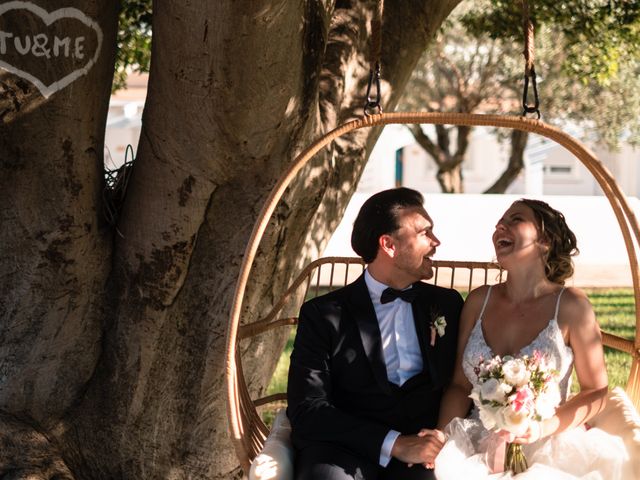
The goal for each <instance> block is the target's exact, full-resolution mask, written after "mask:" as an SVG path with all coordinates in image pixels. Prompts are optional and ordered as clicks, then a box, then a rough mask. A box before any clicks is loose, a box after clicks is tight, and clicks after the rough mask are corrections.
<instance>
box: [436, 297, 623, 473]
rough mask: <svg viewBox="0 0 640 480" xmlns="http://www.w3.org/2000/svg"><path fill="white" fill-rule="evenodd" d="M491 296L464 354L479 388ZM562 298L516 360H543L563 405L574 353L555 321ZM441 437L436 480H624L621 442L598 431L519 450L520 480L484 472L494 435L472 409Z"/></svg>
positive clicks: (573, 432) (468, 372)
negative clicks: (554, 374) (524, 465)
mask: <svg viewBox="0 0 640 480" xmlns="http://www.w3.org/2000/svg"><path fill="white" fill-rule="evenodd" d="M490 295H491V287H489V289H488V291H487V296H486V298H485V301H484V305H483V306H482V310H481V312H480V316H479V318H478V320H476V324H475V326H474V328H473V330H472V331H471V335H470V337H469V341H468V342H467V346H466V348H465V350H464V357H463V362H464V365H463V369H464V373H465V375H466V376H467V378H468V379H469V381H470V382H471V384H473V385H476V384H477V382H478V379H477V376H476V374H475V372H474V368H475V367H476V366H477V365H478V363H479V362H480V361H481V360H482V359H484V360H487V359H490V358H492V357H494V356H495V355H494V353H493V352H492V351H491V348H490V347H489V346H488V345H487V342H486V340H485V338H484V333H483V331H482V315H483V313H484V309H485V307H486V305H487V301H488V300H489V296H490ZM561 295H562V292H560V294H559V295H558V300H557V303H556V312H555V316H554V318H552V319H551V320H550V321H549V323H548V325H547V326H546V327H545V328H544V329H543V330H542V331H541V332H540V333H539V334H538V336H537V337H536V338H535V340H533V342H531V343H530V344H529V345H527V346H526V347H525V348H523V349H522V350H521V351H520V352H519V355H530V356H531V355H532V354H533V352H534V351H535V350H538V351H539V352H541V353H543V354H545V355H546V356H547V357H548V362H549V366H550V368H553V369H556V370H557V371H558V372H559V373H560V378H561V381H560V394H561V398H562V401H566V399H567V395H568V393H569V390H570V388H569V387H570V383H571V372H572V370H573V351H572V350H571V348H570V347H568V346H567V345H565V343H564V339H563V338H562V333H561V331H560V328H559V327H558V322H557V318H556V317H557V316H558V306H559V305H560V297H561ZM445 433H447V435H448V439H447V442H446V443H445V446H444V447H443V449H442V451H441V452H440V454H439V455H438V457H437V458H436V467H435V474H436V478H437V479H438V480H460V479H474V480H475V479H492V480H493V479H499V480H508V479H512V478H513V479H516V480H525V479H526V480H537V479H543V480H556V479H563V480H564V479H572V480H575V479H582V480H626V478H625V476H624V475H623V467H624V464H625V462H626V461H627V460H628V455H627V453H626V450H625V447H624V444H623V442H622V440H621V439H620V438H619V437H615V436H612V435H609V434H608V433H606V432H604V431H602V430H600V429H597V428H592V429H589V430H587V429H585V428H583V427H581V428H574V429H571V430H568V431H566V432H563V433H560V434H558V435H555V436H552V437H547V438H544V439H542V440H539V441H537V442H535V443H532V444H530V445H524V446H523V447H524V448H523V450H524V453H525V456H526V458H527V462H528V464H529V469H528V470H527V471H526V472H523V473H521V474H519V475H513V474H511V473H510V472H502V473H493V474H492V473H491V471H490V470H489V468H488V467H487V464H486V458H487V452H486V447H485V446H484V445H486V444H488V443H490V442H488V441H487V440H489V439H490V436H492V435H495V434H493V433H490V432H488V431H487V430H486V429H485V428H484V427H483V426H482V424H481V423H480V420H479V419H478V412H477V410H476V409H475V408H474V410H473V411H472V414H471V416H470V418H466V419H461V418H455V419H454V420H452V421H451V423H449V425H448V426H447V428H446V429H445Z"/></svg>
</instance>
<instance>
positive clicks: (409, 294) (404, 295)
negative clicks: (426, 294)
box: [380, 287, 418, 304]
mask: <svg viewBox="0 0 640 480" xmlns="http://www.w3.org/2000/svg"><path fill="white" fill-rule="evenodd" d="M417 294H418V292H417V290H416V289H415V288H413V287H411V288H408V289H407V290H396V289H395V288H391V287H387V288H385V289H384V291H383V292H382V295H381V296H380V303H382V304H385V303H389V302H393V301H394V300H395V299H396V298H400V299H402V300H404V301H405V302H409V303H411V302H413V301H414V300H415V299H416V295H417Z"/></svg>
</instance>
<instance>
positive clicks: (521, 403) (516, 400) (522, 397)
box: [509, 386, 535, 414]
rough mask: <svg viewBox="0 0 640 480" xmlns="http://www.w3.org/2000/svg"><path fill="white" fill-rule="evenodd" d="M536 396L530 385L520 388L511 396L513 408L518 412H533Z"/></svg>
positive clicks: (510, 400)
mask: <svg viewBox="0 0 640 480" xmlns="http://www.w3.org/2000/svg"><path fill="white" fill-rule="evenodd" d="M534 400H535V396H534V394H533V392H532V391H531V389H530V388H529V386H524V387H521V388H519V389H518V390H517V391H516V393H514V394H513V395H511V396H510V397H509V403H510V404H511V409H512V410H513V411H514V412H516V413H521V412H522V413H525V414H528V412H531V411H532V410H533V406H534V403H533V402H534Z"/></svg>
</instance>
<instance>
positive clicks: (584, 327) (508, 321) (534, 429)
mask: <svg viewBox="0 0 640 480" xmlns="http://www.w3.org/2000/svg"><path fill="white" fill-rule="evenodd" d="M493 245H494V247H495V251H496V257H497V260H498V262H499V263H500V265H501V267H502V268H503V269H504V270H506V271H507V272H508V276H507V280H506V282H503V283H500V284H497V285H494V286H484V287H481V288H478V289H476V290H474V291H472V292H471V293H470V294H469V297H468V298H467V301H466V303H465V306H464V309H463V312H462V317H461V320H460V322H461V323H460V339H459V343H458V358H457V363H456V370H455V373H454V377H453V379H452V382H451V385H450V387H449V388H448V390H447V392H446V393H445V395H444V397H443V399H442V403H441V410H440V416H439V422H438V423H439V428H441V429H442V428H443V427H444V426H445V425H446V428H445V429H444V431H445V433H446V434H447V441H446V443H445V445H444V447H443V449H442V450H441V451H440V453H439V455H438V456H437V458H436V461H435V474H436V478H437V479H438V480H449V479H452V480H453V479H461V478H470V479H477V478H491V479H501V480H502V479H511V478H515V479H517V480H520V479H523V480H524V479H540V478H544V479H545V480H552V479H575V478H579V479H585V480H586V479H589V480H595V479H603V480H604V479H606V480H615V479H621V478H623V473H622V472H623V466H624V462H625V461H626V459H627V454H626V451H625V448H624V445H623V443H622V440H620V439H619V438H618V437H614V436H611V435H609V434H607V433H605V432H604V431H602V430H599V429H597V428H592V429H588V428H587V426H586V424H587V422H588V421H589V419H591V418H592V417H593V416H594V415H596V414H597V413H598V412H599V411H601V410H602V408H603V406H604V402H605V396H606V394H607V373H606V370H605V364H604V355H603V349H602V339H601V335H600V330H599V328H598V324H597V323H596V318H595V314H594V312H593V309H592V307H591V304H590V303H589V300H588V299H587V297H586V295H585V294H584V293H583V292H582V291H580V290H579V289H577V288H573V287H565V286H564V282H565V280H566V279H567V278H569V277H571V275H572V274H573V265H572V261H571V256H572V255H574V254H575V253H577V247H576V238H575V235H574V234H573V232H572V231H571V230H570V229H569V227H568V226H567V224H566V222H565V219H564V216H563V215H562V213H560V212H558V211H557V210H554V209H553V208H551V207H550V206H549V205H547V204H546V203H544V202H542V201H538V200H528V199H522V200H519V201H517V202H515V203H514V204H513V205H511V207H510V208H509V209H508V210H507V211H506V212H505V213H504V215H503V216H502V218H501V219H500V220H499V221H498V224H497V225H496V229H495V232H494V234H493ZM534 351H537V352H540V353H542V354H544V355H545V356H546V357H547V360H548V361H549V363H550V365H551V368H554V369H555V370H557V371H558V372H559V382H560V383H559V387H560V392H561V398H562V402H561V405H560V406H559V407H558V409H557V410H556V412H555V415H554V416H553V417H551V418H548V419H546V420H543V421H540V422H532V423H531V425H530V427H529V428H528V430H527V431H526V433H524V434H523V435H521V436H518V437H515V438H514V437H513V436H512V437H511V438H510V439H509V440H510V441H513V442H515V443H520V444H523V450H524V453H525V456H526V458H527V461H528V463H529V469H528V470H527V471H525V472H524V473H521V474H518V475H514V474H513V473H511V472H508V471H507V472H501V470H502V468H501V467H502V465H503V463H502V461H501V460H502V459H501V458H500V456H501V455H500V454H501V453H502V454H503V452H504V442H505V440H504V435H503V434H498V433H495V432H489V431H487V430H486V429H485V428H484V427H483V426H482V423H481V422H480V420H479V418H478V412H477V410H476V409H474V410H472V411H471V414H470V415H469V416H468V417H467V413H468V412H469V409H470V407H471V400H470V399H469V394H470V392H471V389H472V387H473V385H474V383H478V379H477V376H476V374H475V372H474V368H475V367H476V366H477V365H478V363H479V362H481V361H482V360H488V359H490V358H492V357H494V356H496V355H500V356H504V355H512V356H518V355H529V356H531V355H533V353H534ZM574 368H575V373H576V378H577V381H578V383H579V385H580V389H579V393H577V394H576V395H575V396H573V397H572V398H571V399H570V400H568V395H569V391H570V383H571V375H572V371H573V369H574ZM465 417H467V418H465Z"/></svg>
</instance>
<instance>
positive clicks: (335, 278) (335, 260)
mask: <svg viewBox="0 0 640 480" xmlns="http://www.w3.org/2000/svg"><path fill="white" fill-rule="evenodd" d="M433 266H434V270H435V274H434V276H433V278H432V279H431V280H430V281H429V282H428V283H433V284H435V285H440V286H444V287H449V288H454V287H455V288H457V289H458V290H459V291H461V292H465V291H466V292H468V291H470V290H471V289H473V288H476V287H479V286H480V285H485V284H493V283H498V282H500V281H502V280H503V279H504V277H505V276H506V274H505V273H504V272H503V271H502V270H501V269H500V267H499V266H498V265H497V264H495V263H490V262H461V261H443V260H435V261H434V265H433ZM363 270H364V263H363V261H362V259H360V258H354V257H326V258H321V259H319V260H316V261H314V262H312V263H310V264H309V265H308V266H307V267H306V268H304V269H303V270H302V272H301V273H300V274H299V275H298V276H297V277H296V278H295V279H294V280H293V281H292V282H291V284H290V285H289V287H288V288H287V289H286V290H285V292H284V293H283V294H282V296H281V297H280V298H279V299H278V301H277V302H275V304H274V306H273V308H272V309H271V310H270V311H269V312H268V313H267V314H266V315H264V316H263V317H262V318H260V319H258V320H256V321H255V322H253V323H250V324H245V325H241V326H240V327H239V328H238V339H239V340H240V341H241V340H242V339H246V338H249V337H252V336H254V335H260V334H264V333H265V332H268V331H270V330H272V329H274V328H280V327H283V326H291V325H296V324H297V322H298V319H297V317H295V316H287V315H284V316H281V312H283V311H287V310H288V311H292V309H293V310H294V311H297V309H298V308H299V307H300V300H299V299H309V298H313V297H316V296H318V295H321V294H324V293H326V292H328V291H330V290H335V289H336V288H340V287H343V286H344V285H346V284H347V283H350V282H351V281H353V280H355V279H356V278H357V277H358V276H360V275H361V274H362V272H363ZM291 302H296V303H297V304H296V305H291ZM236 363H237V367H236V371H237V375H236V381H235V388H236V391H237V394H238V399H239V404H240V408H239V415H238V418H237V419H234V420H235V421H237V422H238V423H239V424H240V425H242V430H243V432H244V439H243V443H244V446H245V450H246V451H247V452H248V455H247V459H246V460H247V461H248V462H251V461H252V460H253V459H254V458H255V457H256V455H258V453H259V452H260V450H261V449H262V446H263V445H264V440H265V439H266V437H267V435H268V434H269V429H268V427H267V426H266V425H265V424H264V422H263V421H262V418H261V416H260V415H259V414H258V412H257V407H261V406H264V405H267V404H271V403H274V402H284V401H286V392H278V393H275V394H272V395H269V396H266V397H261V398H256V399H251V398H250V395H249V392H248V390H247V386H246V384H245V382H244V377H243V374H242V360H241V358H239V357H238V356H236ZM241 460H243V459H241ZM242 463H244V462H242Z"/></svg>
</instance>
